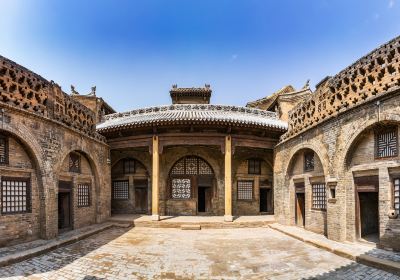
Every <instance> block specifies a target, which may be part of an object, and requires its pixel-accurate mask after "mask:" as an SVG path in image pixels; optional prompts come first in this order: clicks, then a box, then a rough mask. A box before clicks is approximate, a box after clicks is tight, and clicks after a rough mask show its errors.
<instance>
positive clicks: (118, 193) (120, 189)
mask: <svg viewBox="0 0 400 280" xmlns="http://www.w3.org/2000/svg"><path fill="white" fill-rule="evenodd" d="M112 198H113V199H115V200H126V199H129V181H128V180H125V181H113V184H112Z"/></svg>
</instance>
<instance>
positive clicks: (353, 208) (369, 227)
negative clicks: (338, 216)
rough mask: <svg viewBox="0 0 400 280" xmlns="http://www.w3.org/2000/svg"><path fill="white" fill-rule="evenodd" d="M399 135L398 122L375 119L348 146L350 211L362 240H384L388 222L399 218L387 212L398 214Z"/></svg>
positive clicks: (347, 170)
mask: <svg viewBox="0 0 400 280" xmlns="http://www.w3.org/2000/svg"><path fill="white" fill-rule="evenodd" d="M398 139H399V128H398V123H397V122H380V123H375V124H372V125H370V126H368V127H365V128H364V130H362V131H361V132H360V133H359V134H358V135H357V136H356V137H355V138H354V140H353V142H352V143H351V144H350V145H349V148H348V149H347V150H346V154H345V161H344V163H345V171H346V172H347V174H348V177H349V179H352V180H353V185H350V186H349V187H348V196H349V197H350V199H349V201H350V200H351V201H352V203H351V204H350V205H349V209H350V210H349V212H351V215H352V219H351V220H353V221H354V224H355V227H354V233H355V238H356V239H359V240H361V241H368V242H373V243H380V242H381V241H382V240H384V241H383V242H385V241H386V240H388V238H387V237H386V236H387V235H386V232H388V230H387V228H390V226H388V224H389V225H390V223H391V222H392V220H393V219H394V220H396V219H395V218H393V217H390V215H388V214H387V213H388V209H390V210H391V211H393V212H392V213H394V214H395V215H394V216H396V214H397V213H398V211H399V204H398V201H399V193H400V191H399V190H400V187H399V179H400V166H399V164H398V160H399V158H400V156H399V146H398V143H399V142H398ZM383 197H386V199H382V198H383ZM396 201H397V203H396ZM390 210H389V211H390ZM382 225H384V227H385V228H386V229H385V230H382ZM385 239H386V240H385ZM388 243H391V241H389V242H388ZM388 247H389V246H388ZM390 247H391V245H390Z"/></svg>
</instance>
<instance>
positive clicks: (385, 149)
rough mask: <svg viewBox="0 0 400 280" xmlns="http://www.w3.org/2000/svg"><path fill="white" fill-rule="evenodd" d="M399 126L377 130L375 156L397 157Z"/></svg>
mask: <svg viewBox="0 0 400 280" xmlns="http://www.w3.org/2000/svg"><path fill="white" fill-rule="evenodd" d="M397 145H398V140H397V128H396V127H387V128H385V129H380V130H377V131H375V157H376V158H386V157H395V156H397V154H398V148H397Z"/></svg>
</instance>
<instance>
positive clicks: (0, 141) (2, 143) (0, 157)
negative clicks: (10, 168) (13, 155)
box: [0, 134, 8, 164]
mask: <svg viewBox="0 0 400 280" xmlns="http://www.w3.org/2000/svg"><path fill="white" fill-rule="evenodd" d="M0 164H8V139H7V137H5V136H4V135H1V134H0Z"/></svg>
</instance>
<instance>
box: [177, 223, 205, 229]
mask: <svg viewBox="0 0 400 280" xmlns="http://www.w3.org/2000/svg"><path fill="white" fill-rule="evenodd" d="M181 229H182V230H201V225H194V224H189V225H181Z"/></svg>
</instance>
